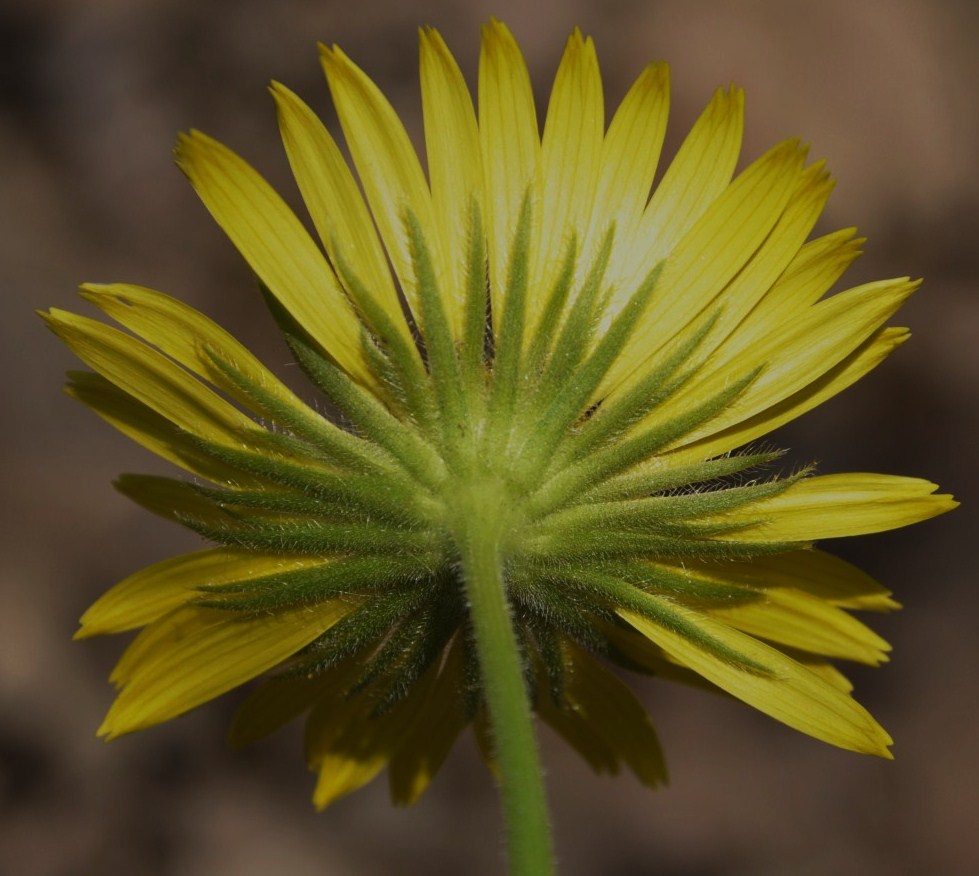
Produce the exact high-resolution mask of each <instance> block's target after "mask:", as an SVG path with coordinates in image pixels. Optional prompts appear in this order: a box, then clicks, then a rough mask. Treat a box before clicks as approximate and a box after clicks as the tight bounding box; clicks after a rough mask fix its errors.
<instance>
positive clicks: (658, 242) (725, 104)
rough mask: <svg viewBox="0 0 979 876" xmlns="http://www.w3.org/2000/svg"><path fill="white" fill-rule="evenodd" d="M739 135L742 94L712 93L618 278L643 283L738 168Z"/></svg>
mask: <svg viewBox="0 0 979 876" xmlns="http://www.w3.org/2000/svg"><path fill="white" fill-rule="evenodd" d="M743 131H744V92H743V91H742V90H741V89H739V88H732V89H730V90H729V91H727V92H725V91H722V90H721V89H718V90H717V91H716V92H715V93H714V96H713V98H712V99H711V101H710V103H709V104H708V105H707V108H706V109H705V110H704V111H703V113H701V115H700V118H699V119H697V122H696V124H694V126H693V128H692V129H691V130H690V133H689V134H688V135H687V137H686V139H685V140H684V141H683V145H682V146H681V147H680V149H679V151H678V152H677V154H676V157H675V158H674V159H673V161H672V162H671V163H670V166H669V168H667V171H666V173H665V174H664V175H663V179H662V180H661V181H660V183H659V185H658V186H657V187H656V190H655V191H654V192H653V196H652V198H650V200H649V204H648V205H647V207H646V210H645V212H644V214H643V218H642V221H641V223H640V225H639V229H638V231H637V233H636V237H635V242H634V243H633V244H631V245H630V256H631V257H630V258H629V265H628V268H627V269H626V270H624V271H623V276H624V277H627V278H628V277H635V276H640V277H644V276H645V275H646V274H647V273H648V272H649V271H650V270H651V269H652V268H653V266H654V265H655V264H656V263H657V262H658V261H659V260H660V259H662V258H664V257H665V256H667V255H668V254H669V253H670V251H671V250H672V249H673V247H674V246H675V245H676V244H677V242H678V241H679V240H680V238H681V237H683V235H685V234H686V233H687V231H689V230H690V228H692V227H693V224H694V223H695V222H696V221H697V220H698V219H699V218H700V217H701V216H702V215H703V214H704V213H705V212H706V211H707V209H708V208H709V207H710V205H711V204H712V203H713V202H714V201H715V200H716V198H717V197H718V196H719V195H720V194H721V192H723V191H724V189H725V187H726V186H727V184H728V183H729V182H730V181H731V177H732V176H733V174H734V168H735V167H736V166H737V163H738V155H739V154H740V152H741V136H742V133H743ZM626 285H627V286H628V285H629V284H626Z"/></svg>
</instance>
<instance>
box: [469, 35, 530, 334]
mask: <svg viewBox="0 0 979 876" xmlns="http://www.w3.org/2000/svg"><path fill="white" fill-rule="evenodd" d="M479 138H480V151H481V153H482V159H483V174H484V178H485V188H484V193H485V194H484V196H483V206H484V209H485V210H486V235H487V245H488V250H489V278H490V300H491V301H492V306H493V312H494V314H501V313H502V312H503V302H502V296H503V293H504V290H505V289H506V283H507V266H508V265H509V263H510V251H511V249H512V246H513V237H514V234H515V233H516V230H517V221H518V219H519V217H520V210H521V207H522V205H523V200H524V196H525V195H526V194H527V192H528V191H529V190H530V188H531V185H532V184H533V182H534V179H535V175H536V173H537V162H538V157H539V154H540V138H539V135H538V131H537V112H536V110H535V109H534V93H533V90H532V89H531V86H530V75H529V74H528V73H527V65H526V64H525V63H524V59H523V55H522V54H521V53H520V48H519V46H517V42H516V40H514V38H513V35H512V34H511V33H510V31H509V30H508V29H507V28H506V26H505V25H503V24H501V23H500V22H499V21H496V20H492V21H490V23H489V24H487V25H485V26H484V27H483V40H482V47H481V51H480V56H479ZM531 219H532V223H533V224H534V225H537V224H539V220H540V210H536V209H533V210H532V212H531ZM531 239H532V240H535V239H537V237H536V234H534V233H533V232H532V235H531ZM499 324H500V323H499V322H497V325H499Z"/></svg>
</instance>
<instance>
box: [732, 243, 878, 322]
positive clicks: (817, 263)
mask: <svg viewBox="0 0 979 876" xmlns="http://www.w3.org/2000/svg"><path fill="white" fill-rule="evenodd" d="M855 233H856V232H855V229H853V228H844V229H841V230H840V231H836V232H834V233H832V234H827V235H825V236H824V237H819V238H817V239H815V240H811V241H809V242H808V243H807V244H806V245H805V246H803V247H801V248H800V249H799V252H798V253H797V254H796V256H795V258H794V259H793V260H792V262H791V264H790V265H789V266H788V267H787V268H786V269H785V272H784V273H783V274H782V276H781V277H779V278H778V280H777V281H776V282H775V283H774V284H773V285H772V287H771V289H769V290H768V291H766V293H765V295H764V297H763V298H762V299H761V301H759V302H758V304H757V305H755V308H754V309H753V310H752V311H751V313H750V314H749V316H748V317H747V318H746V319H745V321H744V324H743V325H742V326H741V327H740V328H739V331H744V332H748V331H753V332H755V333H764V332H765V330H766V327H767V328H770V327H771V326H774V325H782V324H783V323H786V322H788V321H789V320H790V319H792V318H794V317H795V316H796V315H797V314H799V313H801V312H802V311H803V310H804V309H805V308H807V307H809V306H810V305H812V304H815V303H816V302H817V301H818V300H819V299H820V298H821V297H822V296H823V295H825V294H826V293H827V292H828V291H829V290H830V288H831V287H832V286H833V284H834V283H835V282H836V281H837V280H838V279H839V278H840V277H841V276H842V275H843V273H844V271H846V269H847V268H848V267H849V266H850V265H851V264H853V262H854V260H855V259H856V258H857V257H858V256H859V255H860V252H861V250H860V247H861V246H862V245H863V244H864V243H865V242H866V238H863V237H854V234H855ZM746 336H747V335H746Z"/></svg>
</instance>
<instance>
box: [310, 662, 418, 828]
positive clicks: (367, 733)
mask: <svg viewBox="0 0 979 876" xmlns="http://www.w3.org/2000/svg"><path fill="white" fill-rule="evenodd" d="M434 669H435V668H434V667H433V670H432V672H433V674H434ZM362 671H363V667H362V665H361V664H360V663H359V661H357V659H356V658H354V659H352V660H349V661H347V662H346V664H343V665H341V666H340V667H338V668H337V669H336V670H334V671H333V672H332V675H333V684H332V685H331V686H330V689H329V692H328V693H327V694H326V695H325V696H324V697H323V698H322V699H321V700H320V702H318V703H317V704H316V706H315V707H314V708H313V710H312V712H311V713H310V715H309V719H308V721H307V722H306V760H307V762H308V763H309V765H310V767H311V768H312V769H314V770H316V771H317V773H318V778H317V782H316V788H315V790H314V792H313V803H314V805H315V806H316V807H317V808H318V809H323V808H324V807H326V806H329V805H330V804H331V803H333V802H334V801H336V800H339V799H340V798H341V797H344V796H346V795H347V794H350V793H352V792H353V791H356V790H358V789H359V788H362V787H363V786H364V785H366V784H367V783H368V782H370V781H371V780H372V779H373V778H374V777H375V776H376V775H377V774H378V773H379V772H380V771H381V770H382V769H384V767H385V766H387V764H388V763H389V762H390V761H391V758H392V757H394V756H395V754H396V753H397V752H398V750H399V749H400V748H401V746H402V745H403V743H404V739H405V734H406V733H407V732H409V731H410V728H411V726H412V724H413V722H414V721H415V720H416V719H417V716H418V706H419V703H420V702H422V701H423V700H424V698H425V694H426V690H425V689H424V686H422V685H421V681H419V682H418V683H417V684H416V685H415V687H414V688H413V689H412V691H411V692H410V693H409V695H408V696H407V697H406V698H405V699H404V700H402V701H401V702H400V703H398V704H397V705H396V706H395V707H394V708H393V709H390V710H389V711H387V712H384V713H383V714H380V715H378V714H374V709H375V706H376V702H375V700H374V699H373V698H372V697H371V696H370V691H369V689H368V690H367V691H359V692H350V693H348V691H350V686H351V685H352V684H353V683H354V682H355V681H356V679H357V677H358V675H359V673H360V672H362Z"/></svg>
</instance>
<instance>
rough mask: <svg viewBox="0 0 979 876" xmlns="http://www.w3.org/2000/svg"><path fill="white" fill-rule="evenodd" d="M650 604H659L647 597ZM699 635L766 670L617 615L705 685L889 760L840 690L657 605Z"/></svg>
mask: <svg viewBox="0 0 979 876" xmlns="http://www.w3.org/2000/svg"><path fill="white" fill-rule="evenodd" d="M649 599H650V600H652V601H653V602H660V601H659V600H656V599H655V597H649ZM661 605H662V606H663V608H664V609H666V610H669V611H671V612H673V613H675V614H678V615H679V616H681V617H682V619H683V621H684V622H685V623H689V624H691V625H692V626H694V627H695V628H696V629H697V630H698V632H699V633H700V634H701V635H703V636H705V637H707V638H709V639H710V640H713V641H714V642H716V643H718V644H719V645H721V646H723V647H724V648H726V649H730V650H732V651H734V652H737V653H738V654H740V655H741V656H742V657H743V659H744V660H746V661H750V662H751V663H754V664H756V665H758V666H761V667H764V669H763V670H758V669H754V668H750V667H745V666H741V665H737V664H736V663H734V662H733V661H731V660H727V659H723V658H721V657H719V656H718V655H716V654H714V653H711V652H710V651H709V650H707V649H705V648H704V647H702V646H700V645H698V644H696V643H695V642H693V641H691V640H689V639H688V638H686V637H685V636H683V635H682V634H680V633H679V632H677V631H676V630H674V629H671V628H669V627H667V626H662V625H660V624H656V623H653V622H652V621H650V620H648V619H647V618H645V617H643V616H641V615H638V614H636V613H634V612H631V611H628V610H624V609H620V610H619V614H620V615H621V616H622V617H623V618H624V619H625V620H626V621H628V622H629V623H630V624H632V625H633V626H634V627H635V628H636V629H637V630H639V631H640V632H641V633H642V634H643V635H645V636H647V637H648V638H649V639H650V640H651V641H653V642H654V643H655V644H657V645H659V646H660V647H661V648H663V650H664V651H666V652H668V653H669V654H672V655H673V656H674V657H675V658H677V659H678V660H680V661H681V662H682V663H685V664H686V665H687V666H689V667H690V668H691V669H693V670H695V671H696V672H698V673H700V674H701V675H703V676H704V678H706V679H707V680H708V681H711V682H713V683H714V684H716V685H717V686H718V687H720V688H722V689H724V690H726V691H727V692H728V693H730V694H732V695H733V696H735V697H737V698H738V699H740V700H742V701H743V702H745V703H747V704H748V705H750V706H754V707H755V708H756V709H758V710H759V711H761V712H764V713H765V714H767V715H770V716H771V717H773V718H775V719H776V720H777V721H781V722H782V723H783V724H787V725H788V726H790V727H794V728H795V729H796V730H800V731H801V732H803V733H807V734H809V735H810V736H814V737H816V738H817V739H821V740H823V741H824V742H828V743H830V744H831V745H837V746H839V747H841V748H847V749H850V750H851V751H860V752H864V753H866V754H876V755H879V756H881V757H888V758H889V757H890V756H891V754H890V752H889V751H888V746H889V745H891V743H892V740H891V738H890V737H889V736H888V735H887V733H886V732H885V731H884V730H883V728H882V727H881V726H880V725H879V724H878V723H877V722H876V721H875V720H874V719H873V718H872V717H871V715H870V714H869V713H868V712H867V710H866V709H864V708H863V706H861V705H860V704H859V703H857V702H856V701H855V700H853V699H852V698H851V697H850V696H848V695H847V694H846V693H845V692H844V691H842V690H841V689H840V688H839V686H837V685H833V684H831V683H829V682H827V681H825V680H824V679H823V678H822V677H820V676H819V675H817V674H816V673H814V672H811V671H810V670H808V669H806V668H805V667H804V666H802V665H801V664H799V663H797V662H796V661H794V660H792V659H790V658H789V657H786V656H785V655H784V654H782V653H781V652H780V651H778V650H776V649H775V648H772V647H771V646H770V645H766V644H764V643H762V642H759V641H758V640H757V639H754V638H752V637H751V636H748V635H746V634H745V633H741V632H738V631H737V630H734V629H731V628H730V627H728V626H727V625H726V624H723V623H720V622H718V621H715V620H711V619H710V618H708V617H705V616H703V615H702V614H698V613H697V612H694V611H691V610H689V609H686V608H683V607H681V606H678V605H674V604H669V605H667V604H666V603H661Z"/></svg>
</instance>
